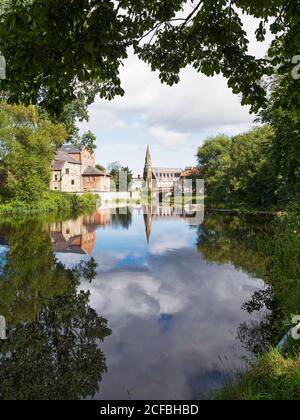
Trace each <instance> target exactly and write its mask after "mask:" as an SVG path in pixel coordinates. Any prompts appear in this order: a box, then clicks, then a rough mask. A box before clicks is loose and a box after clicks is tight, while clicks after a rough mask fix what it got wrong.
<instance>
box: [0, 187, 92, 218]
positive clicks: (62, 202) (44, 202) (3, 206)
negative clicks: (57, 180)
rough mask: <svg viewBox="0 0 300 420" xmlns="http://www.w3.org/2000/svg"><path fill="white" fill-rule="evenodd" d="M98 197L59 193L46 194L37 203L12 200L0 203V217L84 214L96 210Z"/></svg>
mask: <svg viewBox="0 0 300 420" xmlns="http://www.w3.org/2000/svg"><path fill="white" fill-rule="evenodd" d="M97 200H98V197H97V196H95V195H92V194H84V195H81V196H79V195H75V194H67V193H61V192H52V191H51V192H46V193H44V194H43V195H42V197H41V199H40V200H39V201H34V202H23V201H19V200H12V201H9V202H4V203H1V202H0V217H1V218H6V217H27V216H28V217H30V216H39V215H47V214H50V213H55V214H60V213H63V212H64V213H71V212H85V211H93V210H95V209H96V205H97Z"/></svg>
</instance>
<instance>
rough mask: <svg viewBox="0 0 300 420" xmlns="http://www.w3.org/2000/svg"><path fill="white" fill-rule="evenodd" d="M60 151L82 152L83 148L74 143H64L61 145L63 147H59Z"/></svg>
mask: <svg viewBox="0 0 300 420" xmlns="http://www.w3.org/2000/svg"><path fill="white" fill-rule="evenodd" d="M59 151H60V152H65V153H71V154H72V153H76V154H77V153H81V150H80V149H79V148H78V147H76V146H74V145H73V144H64V145H62V146H61V148H60V149H59Z"/></svg>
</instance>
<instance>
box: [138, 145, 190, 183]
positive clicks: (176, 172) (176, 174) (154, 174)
mask: <svg viewBox="0 0 300 420" xmlns="http://www.w3.org/2000/svg"><path fill="white" fill-rule="evenodd" d="M181 173H182V169H181V168H163V167H153V166H152V159H151V153H150V147H149V146H148V147H147V152H146V159H145V168H144V180H145V182H146V185H147V187H148V190H149V191H152V190H157V191H159V190H163V191H172V190H174V187H175V185H176V183H179V181H180V176H181Z"/></svg>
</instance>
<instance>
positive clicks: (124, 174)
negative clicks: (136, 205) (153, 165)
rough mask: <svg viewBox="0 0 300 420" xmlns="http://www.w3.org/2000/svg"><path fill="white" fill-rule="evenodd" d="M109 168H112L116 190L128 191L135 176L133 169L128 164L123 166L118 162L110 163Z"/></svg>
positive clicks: (111, 172)
mask: <svg viewBox="0 0 300 420" xmlns="http://www.w3.org/2000/svg"><path fill="white" fill-rule="evenodd" d="M108 168H109V169H110V176H111V181H112V183H113V186H115V189H116V191H128V188H129V186H130V184H131V181H132V178H133V173H132V171H131V170H130V169H129V168H128V167H127V166H126V167H122V166H121V165H120V164H119V163H118V162H113V163H112V164H110V165H108Z"/></svg>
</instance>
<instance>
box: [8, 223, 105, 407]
mask: <svg viewBox="0 0 300 420" xmlns="http://www.w3.org/2000/svg"><path fill="white" fill-rule="evenodd" d="M3 229H4V235H5V236H6V237H7V238H8V251H7V253H6V255H5V257H4V258H5V261H4V267H3V270H2V272H1V274H0V313H1V314H2V315H4V316H5V318H6V321H7V338H8V339H7V340H6V341H0V399H1V400H6V399H13V400H19V399H26V400H27V399H31V400H32V399H68V400H75V399H80V398H87V397H92V396H94V395H95V393H96V392H97V391H98V388H99V383H100V382H101V379H102V375H103V373H104V372H105V371H106V361H105V356H104V354H103V352H102V351H101V349H100V348H99V347H98V344H99V341H103V340H104V339H105V337H107V336H108V335H110V334H111V331H110V330H109V329H108V327H107V321H106V320H105V319H104V318H101V317H99V316H98V315H97V313H96V312H95V311H94V310H93V309H92V308H91V307H90V306H89V298H90V296H89V293H86V292H82V291H79V290H78V288H79V284H80V279H81V277H82V276H84V277H86V278H87V279H88V280H89V281H91V280H92V278H93V276H94V275H95V269H96V267H95V262H94V261H93V260H91V261H89V262H88V263H82V264H80V265H79V266H77V267H75V268H73V269H68V268H66V267H65V266H64V265H63V264H61V263H58V262H57V260H56V258H55V255H54V254H53V251H52V244H51V240H50V237H49V235H48V234H47V233H45V232H43V228H42V223H40V222H34V223H33V222H32V223H28V224H24V225H19V226H17V227H9V228H7V227H6V228H2V229H1V233H2V235H3Z"/></svg>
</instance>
